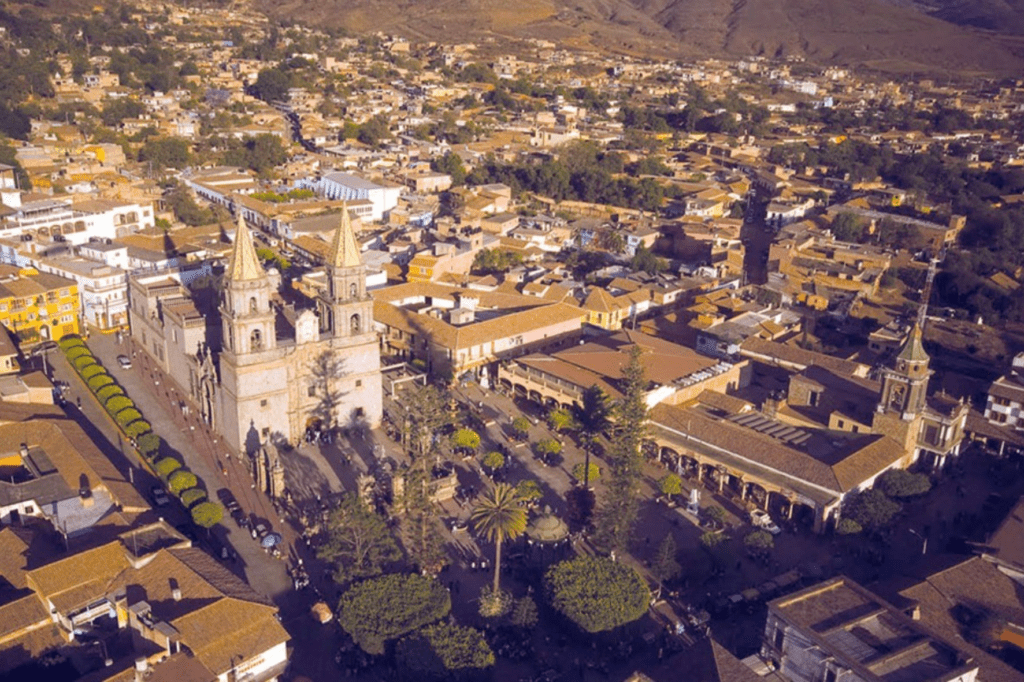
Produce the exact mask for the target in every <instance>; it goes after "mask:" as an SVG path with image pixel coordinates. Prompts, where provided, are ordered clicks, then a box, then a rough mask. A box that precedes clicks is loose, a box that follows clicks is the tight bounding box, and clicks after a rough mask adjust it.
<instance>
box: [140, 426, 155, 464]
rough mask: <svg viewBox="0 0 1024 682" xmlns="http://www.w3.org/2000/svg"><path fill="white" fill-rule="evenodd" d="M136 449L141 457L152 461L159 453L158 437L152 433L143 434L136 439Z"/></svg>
mask: <svg viewBox="0 0 1024 682" xmlns="http://www.w3.org/2000/svg"><path fill="white" fill-rule="evenodd" d="M136 447H137V448H138V449H139V452H140V453H142V456H143V457H145V458H146V459H152V458H153V457H154V456H155V455H156V454H157V453H158V452H160V436H158V435H156V434H155V433H153V432H152V431H150V432H149V433H144V434H142V435H141V436H139V438H138V442H137V444H136Z"/></svg>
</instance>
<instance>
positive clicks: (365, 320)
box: [320, 204, 373, 339]
mask: <svg viewBox="0 0 1024 682" xmlns="http://www.w3.org/2000/svg"><path fill="white" fill-rule="evenodd" d="M325 271H326V275H327V291H326V292H325V293H324V294H323V295H322V296H321V298H320V312H321V315H320V325H321V331H327V332H330V333H331V335H332V336H334V338H336V339H343V338H350V337H356V338H359V337H363V336H364V335H366V334H372V333H373V299H372V298H371V297H370V296H369V295H368V294H367V293H366V266H364V265H363V261H362V258H361V257H360V252H359V244H358V242H356V236H355V233H354V232H353V231H352V219H351V217H350V216H349V213H348V206H347V205H346V204H342V207H341V219H340V220H339V222H338V229H337V230H336V231H335V233H334V238H333V239H332V240H331V249H330V251H329V252H328V256H327V264H326V267H325Z"/></svg>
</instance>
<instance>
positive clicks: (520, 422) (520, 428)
mask: <svg viewBox="0 0 1024 682" xmlns="http://www.w3.org/2000/svg"><path fill="white" fill-rule="evenodd" d="M512 434H513V435H514V436H515V437H516V438H518V439H520V440H523V439H525V438H526V437H527V436H529V435H530V420H529V419H527V418H526V417H522V416H519V417H516V418H515V419H513V420H512Z"/></svg>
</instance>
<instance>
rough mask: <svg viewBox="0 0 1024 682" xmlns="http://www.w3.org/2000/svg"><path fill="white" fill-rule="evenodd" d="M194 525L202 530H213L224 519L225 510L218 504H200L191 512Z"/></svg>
mask: <svg viewBox="0 0 1024 682" xmlns="http://www.w3.org/2000/svg"><path fill="white" fill-rule="evenodd" d="M189 513H190V514H192V523H194V524H196V525H197V526H199V527H200V528H212V527H214V526H216V525H217V524H218V523H220V520H221V519H222V518H224V508H223V507H221V506H220V505H219V504H217V503H216V502H200V503H199V504H197V505H196V506H194V507H192V509H190V510H189Z"/></svg>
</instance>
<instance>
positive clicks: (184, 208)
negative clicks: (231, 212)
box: [167, 183, 213, 226]
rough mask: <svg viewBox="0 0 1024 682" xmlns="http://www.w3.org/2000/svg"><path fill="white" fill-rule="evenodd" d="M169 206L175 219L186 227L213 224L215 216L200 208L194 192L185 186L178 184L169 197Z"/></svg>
mask: <svg viewBox="0 0 1024 682" xmlns="http://www.w3.org/2000/svg"><path fill="white" fill-rule="evenodd" d="M167 205H168V206H170V208H171V210H172V211H173V212H174V215H175V217H177V218H178V220H180V221H181V222H183V223H185V224H186V225H191V226H196V225H206V224H208V223H211V222H213V214H212V213H211V212H210V211H208V210H206V209H204V208H201V207H200V206H199V204H197V203H196V200H195V199H194V198H193V197H192V192H191V191H189V189H188V188H187V187H185V185H183V184H180V183H179V184H177V185H176V186H175V187H174V189H172V190H171V191H170V193H169V194H168V195H167Z"/></svg>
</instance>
